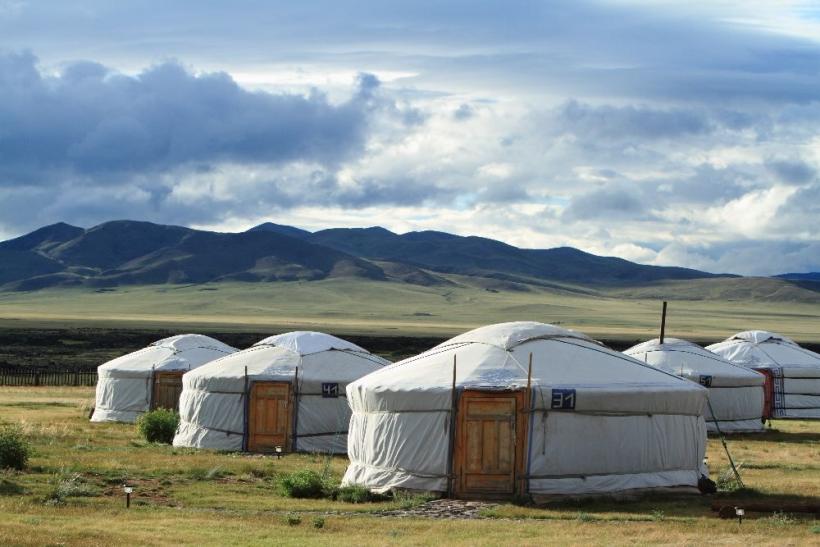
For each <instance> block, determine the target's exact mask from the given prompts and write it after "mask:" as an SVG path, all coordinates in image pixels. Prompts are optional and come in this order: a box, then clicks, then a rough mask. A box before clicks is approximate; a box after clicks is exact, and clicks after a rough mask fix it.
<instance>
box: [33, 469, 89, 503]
mask: <svg viewBox="0 0 820 547" xmlns="http://www.w3.org/2000/svg"><path fill="white" fill-rule="evenodd" d="M98 494H99V493H98V492H97V490H96V489H95V488H94V487H93V486H91V485H89V484H88V483H87V482H86V480H85V479H84V478H83V477H82V475H80V474H77V473H75V474H73V475H69V476H64V477H60V478H58V479H57V485H56V486H55V487H54V489H53V490H52V491H51V492H49V493H48V494H47V495H46V497H45V499H44V500H43V502H44V503H45V504H46V505H60V504H62V503H64V502H65V499H66V498H72V497H73V498H80V497H94V496H97V495H98Z"/></svg>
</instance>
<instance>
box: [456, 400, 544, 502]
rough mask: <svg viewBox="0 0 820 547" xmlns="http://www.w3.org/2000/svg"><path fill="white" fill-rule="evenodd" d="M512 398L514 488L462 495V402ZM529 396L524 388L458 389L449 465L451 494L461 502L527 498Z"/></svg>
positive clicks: (463, 459)
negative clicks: (450, 467)
mask: <svg viewBox="0 0 820 547" xmlns="http://www.w3.org/2000/svg"><path fill="white" fill-rule="evenodd" d="M510 397H512V398H514V399H515V430H514V432H513V434H514V438H515V452H514V463H513V478H512V483H513V489H512V493H501V492H499V493H493V492H465V490H464V488H463V485H462V483H463V478H464V474H463V468H464V463H465V461H466V460H465V458H464V456H462V454H464V450H466V447H465V444H464V440H465V439H464V435H465V432H466V430H465V427H464V418H465V413H464V411H463V409H464V404H465V401H467V400H469V399H471V398H482V399H486V398H499V399H500V398H505V399H506V398H510ZM528 407H529V397H528V394H527V390H526V389H523V388H522V389H515V390H489V389H474V388H465V389H461V390H459V393H458V398H457V401H456V408H455V409H454V410H455V427H454V428H453V431H454V432H455V435H454V438H453V439H452V446H453V448H452V451H451V454H452V455H451V465H452V470H453V472H452V481H453V487H452V492H453V495H454V497H456V498H461V499H476V498H480V499H510V498H514V497H516V496H521V495H526V494H527V490H528V488H527V486H528V481H527V480H526V461H527V446H528V442H527V441H528V437H529V416H530V412H529V409H528Z"/></svg>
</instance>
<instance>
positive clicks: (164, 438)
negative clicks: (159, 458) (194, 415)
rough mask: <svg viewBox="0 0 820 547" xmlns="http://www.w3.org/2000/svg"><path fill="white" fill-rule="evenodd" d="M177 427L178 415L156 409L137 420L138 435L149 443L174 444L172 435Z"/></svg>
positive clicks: (163, 409) (171, 411)
mask: <svg viewBox="0 0 820 547" xmlns="http://www.w3.org/2000/svg"><path fill="white" fill-rule="evenodd" d="M177 425H179V414H177V413H176V412H174V411H173V410H168V409H165V408H158V409H156V410H152V411H150V412H146V413H145V414H143V415H142V416H140V417H139V419H138V420H137V429H138V430H139V432H140V435H142V436H143V437H145V440H146V441H148V442H149V443H165V444H171V443H172V442H174V434H175V433H176V430H177Z"/></svg>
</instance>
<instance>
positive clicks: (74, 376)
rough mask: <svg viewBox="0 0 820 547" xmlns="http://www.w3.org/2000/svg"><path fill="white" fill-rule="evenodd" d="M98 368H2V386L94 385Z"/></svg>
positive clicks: (0, 381)
mask: <svg viewBox="0 0 820 547" xmlns="http://www.w3.org/2000/svg"><path fill="white" fill-rule="evenodd" d="M96 384H97V371H96V370H93V371H91V370H70V369H63V370H59V369H35V368H31V367H19V368H0V386H93V385H96Z"/></svg>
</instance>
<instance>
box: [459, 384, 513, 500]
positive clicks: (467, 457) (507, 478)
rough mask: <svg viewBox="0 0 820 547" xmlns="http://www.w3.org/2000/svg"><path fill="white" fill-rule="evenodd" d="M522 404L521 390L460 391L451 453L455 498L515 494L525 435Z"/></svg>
mask: <svg viewBox="0 0 820 547" xmlns="http://www.w3.org/2000/svg"><path fill="white" fill-rule="evenodd" d="M524 402H525V393H524V392H523V391H518V392H487V391H474V390H468V391H464V392H463V393H462V395H461V399H460V401H459V405H458V415H457V427H456V443H455V450H454V454H453V457H454V460H453V463H454V466H453V467H454V472H455V480H456V484H455V494H456V496H457V497H466V498H476V497H487V498H493V497H506V496H513V495H514V494H516V493H517V491H516V487H517V479H518V476H519V474H521V473H522V464H523V461H524V446H525V444H524V440H525V438H526V425H527V419H526V417H527V416H526V412H525V411H524Z"/></svg>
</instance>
